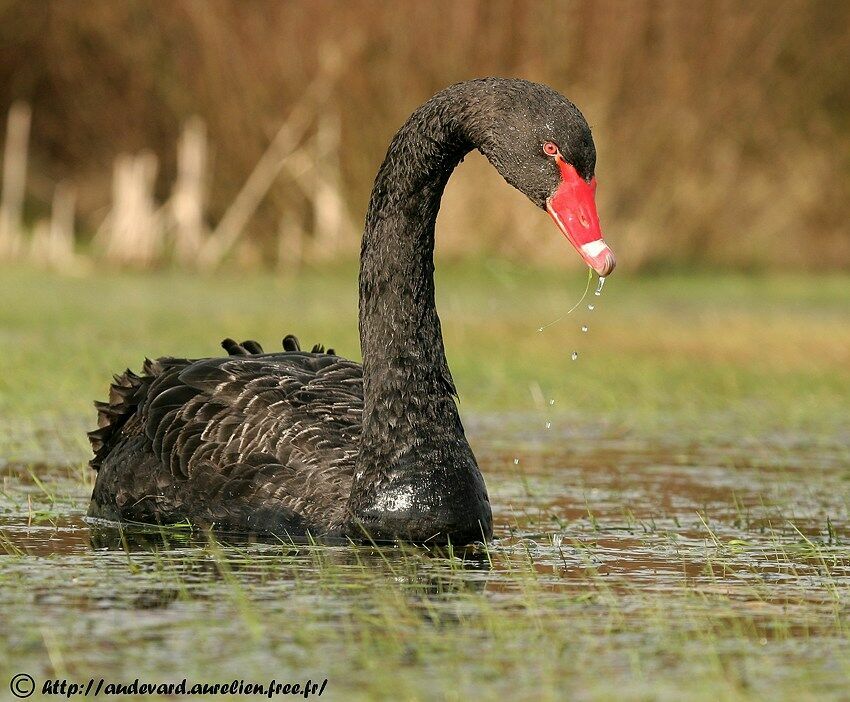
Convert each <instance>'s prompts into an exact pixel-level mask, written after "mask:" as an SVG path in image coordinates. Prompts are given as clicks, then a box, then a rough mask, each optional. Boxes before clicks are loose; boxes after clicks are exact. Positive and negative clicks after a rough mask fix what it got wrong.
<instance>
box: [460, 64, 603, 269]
mask: <svg viewBox="0 0 850 702" xmlns="http://www.w3.org/2000/svg"><path fill="white" fill-rule="evenodd" d="M478 87H479V91H476V92H478V93H479V94H478V95H477V96H476V97H477V100H476V103H477V109H476V117H475V118H474V120H473V128H472V130H471V136H472V140H473V143H475V144H476V146H477V147H478V150H479V151H481V153H483V154H484V155H485V156H486V157H487V159H488V160H489V161H490V163H492V164H493V166H494V167H495V168H496V170H497V171H499V173H500V174H501V175H502V177H503V178H504V179H505V180H506V181H507V182H508V183H510V184H511V185H512V186H514V187H515V188H517V189H518V190H520V191H521V192H522V193H524V194H525V195H526V196H527V197H528V198H529V199H530V200H531V201H532V202H533V203H534V204H536V205H537V206H538V207H541V208H542V209H544V210H546V211H547V212H548V213H549V215H550V216H551V217H552V220H553V221H554V222H555V224H556V226H557V227H558V229H559V230H560V231H561V233H562V234H563V235H564V236H565V237H566V238H567V240H568V241H569V242H570V243H571V244H572V245H573V246H574V247H575V249H576V250H577V251H578V253H579V255H580V256H581V257H582V258H583V259H584V261H585V262H586V263H587V264H588V265H589V266H590V267H591V268H593V270H595V271H596V273H597V274H599V275H600V276H606V275H609V274H610V273H611V272H612V271H613V270H614V266H615V265H616V261H615V258H614V253H613V252H612V251H611V249H610V248H609V247H608V245H607V244H606V243H605V240H604V239H603V238H602V229H601V227H600V225H599V214H598V213H597V210H596V147H595V145H594V143H593V137H592V135H591V133H590V126H589V125H588V124H587V120H585V118H584V116H583V115H582V114H581V112H580V111H579V110H578V108H577V107H576V106H575V105H574V104H573V103H571V102H570V101H569V100H567V99H566V98H565V97H564V96H562V95H560V94H559V93H557V92H556V91H554V90H552V89H551V88H549V87H547V86H545V85H540V84H538V83H531V82H529V81H524V80H512V79H483V80H482V81H480V83H479V86H478Z"/></svg>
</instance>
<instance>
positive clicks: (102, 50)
mask: <svg viewBox="0 0 850 702" xmlns="http://www.w3.org/2000/svg"><path fill="white" fill-rule="evenodd" d="M0 56H2V59H0V114H2V116H3V119H6V130H5V142H4V153H3V174H2V177H3V183H2V193H3V194H2V211H0V259H3V260H5V261H6V262H9V261H12V262H25V263H26V264H27V265H31V264H37V265H47V266H51V267H56V268H71V269H73V268H85V267H87V266H89V267H90V266H91V265H92V263H96V264H97V265H98V266H99V267H102V266H104V265H107V264H111V265H114V266H116V267H119V266H130V267H142V268H144V267H160V266H169V265H174V264H175V263H176V264H177V265H179V266H182V267H202V268H215V267H219V266H240V267H246V266H247V267H262V268H268V269H279V268H284V269H285V268H293V269H297V268H298V267H300V266H302V265H303V264H305V263H306V264H310V263H311V262H315V261H327V260H328V259H333V258H349V259H350V258H352V257H353V256H355V255H356V253H357V251H358V242H359V235H360V228H361V223H362V220H363V217H364V213H365V209H366V204H367V199H368V196H369V191H370V188H371V183H372V179H373V176H374V173H375V170H376V168H377V167H378V165H379V164H380V161H381V159H382V158H383V155H384V152H385V150H386V146H387V144H388V142H389V140H390V138H391V137H392V135H393V133H394V132H395V130H396V129H397V128H398V127H399V125H400V124H401V123H402V122H403V121H404V119H405V118H406V117H407V116H408V114H409V113H410V112H411V111H412V110H413V109H414V108H415V107H417V106H418V105H419V104H420V103H422V102H423V101H424V100H426V99H427V98H428V97H429V96H430V95H431V94H433V93H434V92H435V91H437V90H439V89H440V88H442V87H444V86H445V85H447V84H450V83H454V82H457V81H461V80H464V79H467V78H472V77H478V76H484V75H503V76H520V77H524V78H528V79H531V80H534V81H540V82H544V83H548V84H550V85H551V86H553V87H554V88H556V89H557V90H559V91H560V92H562V93H563V94H565V95H566V96H568V97H569V98H570V99H572V100H573V101H574V102H575V103H576V104H577V105H578V106H579V107H580V109H581V110H582V111H583V112H584V114H585V115H586V117H587V119H588V121H589V122H590V124H591V125H592V127H593V130H594V136H595V139H596V141H597V147H598V152H599V160H598V168H597V174H598V179H599V182H600V191H599V201H600V202H599V209H600V214H601V217H602V223H603V228H604V230H605V231H606V233H607V235H606V238H607V239H608V240H609V241H610V242H611V244H612V246H613V247H614V249H615V251H617V253H618V259H619V261H620V265H621V267H622V268H623V269H631V270H641V269H643V270H645V269H652V268H657V267H660V266H670V265H671V264H676V265H679V266H683V267H720V266H722V267H730V268H736V269H746V270H753V269H789V268H793V269H795V270H800V269H803V268H805V269H810V270H817V271H822V270H824V269H825V268H826V269H839V268H846V267H847V266H848V264H850V227H848V222H850V70H848V67H850V3H847V2H841V1H838V0H836V1H829V0H824V1H805V0H780V1H779V2H777V1H776V0H769V1H764V2H762V1H752V2H746V3H742V2H736V1H731V0H730V1H729V2H724V1H716V2H699V3H695V2H673V1H670V2H663V1H649V0H629V1H628V2H627V1H625V0H568V1H564V2H545V1H541V2H527V1H521V0H516V1H509V0H488V1H479V0H466V1H465V2H455V1H441V0H437V1H435V2H427V3H389V2H377V1H369V0H355V1H349V2H325V1H318V2H280V1H277V0H249V1H235V0H234V1H230V0H175V1H174V2H167V3H165V2H152V1H147V2H145V1H135V0H123V1H122V2H113V1H111V0H109V1H106V0H103V1H101V0H88V1H87V2H65V1H62V0H44V1H40V2H28V1H26V0H4V1H3V2H2V3H0ZM438 253H439V255H441V256H444V257H454V258H462V257H476V256H481V255H487V256H497V257H500V258H502V257H503V258H508V259H519V260H522V261H529V262H531V263H543V262H545V263H546V264H547V265H564V266H575V267H576V268H577V267H578V266H579V265H580V262H579V261H578V257H576V256H574V255H573V252H572V251H569V250H567V249H566V248H565V247H564V245H563V241H561V238H560V237H559V236H557V235H556V233H555V232H554V231H553V230H552V228H551V226H550V223H549V222H548V220H547V218H546V217H545V215H544V214H543V213H542V212H538V211H536V210H535V209H534V208H533V207H532V206H531V205H530V204H529V203H528V202H527V201H526V200H525V199H524V198H523V196H521V195H520V194H519V193H516V192H512V191H511V192H508V190H507V189H506V188H505V187H504V186H503V185H502V184H501V182H500V179H499V177H498V175H496V174H495V172H493V171H492V169H491V168H490V167H489V166H488V165H487V164H486V162H485V161H484V159H483V158H482V157H480V156H478V155H477V154H476V155H475V156H471V157H470V158H468V159H467V161H466V162H465V163H464V164H462V166H461V167H460V168H459V170H458V173H457V175H456V177H455V178H454V179H453V180H452V182H451V183H450V185H449V188H448V191H447V194H446V200H445V205H444V208H443V212H442V214H441V223H440V226H439V232H438Z"/></svg>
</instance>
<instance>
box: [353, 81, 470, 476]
mask: <svg viewBox="0 0 850 702" xmlns="http://www.w3.org/2000/svg"><path fill="white" fill-rule="evenodd" d="M468 109H469V101H464V100H462V99H458V96H456V95H453V94H452V91H450V90H449V91H444V92H443V93H440V94H438V95H437V96H435V97H434V98H432V99H431V100H430V101H429V102H427V103H425V104H424V105H423V106H422V107H420V108H419V109H418V110H417V111H416V112H414V113H413V115H411V117H410V119H409V120H408V121H407V122H406V123H405V124H404V126H403V127H402V128H401V129H400V130H399V132H398V133H397V134H396V136H395V138H394V139H393V141H392V143H391V144H390V147H389V150H388V152H387V156H386V158H385V160H384V163H383V164H382V166H381V168H380V170H379V171H378V175H377V177H376V179H375V185H374V188H373V190H372V198H371V201H370V203H369V210H368V213H367V216H366V229H365V232H364V235H363V244H362V250H361V257H360V344H361V350H362V353H363V383H364V386H363V391H364V417H363V436H362V447H361V454H367V453H368V454H370V455H369V456H368V458H367V457H366V456H364V455H362V456H361V457H362V458H367V460H368V462H374V461H379V462H382V461H383V460H384V459H386V458H390V457H392V456H393V455H398V453H399V452H403V451H404V450H405V449H406V448H408V447H409V446H411V445H412V444H415V443H416V441H417V440H418V438H419V436H420V435H421V434H423V433H425V432H427V433H429V434H433V433H434V432H435V431H441V432H446V431H448V432H449V433H453V434H454V435H455V436H456V435H457V433H458V432H459V433H460V435H461V436H462V434H463V429H462V427H461V425H460V420H459V419H458V417H457V409H456V407H455V404H454V399H453V398H452V395H453V394H454V392H455V390H454V384H453V382H452V378H451V374H450V372H449V368H448V364H447V363H446V357H445V352H444V348H443V338H442V332H441V329H440V320H439V318H438V316H437V311H436V308H435V305H434V263H433V251H434V225H435V222H436V219H437V213H438V211H439V209H440V199H441V198H442V195H443V190H444V188H445V186H446V183H447V181H448V179H449V176H450V175H451V173H452V171H453V170H454V168H455V166H457V164H458V163H459V162H460V160H461V159H462V158H463V156H464V155H465V154H466V153H467V152H468V151H469V150H470V149H471V148H473V143H472V142H471V141H470V139H469V138H468V137H467V131H468V130H467V129H465V127H464V125H465V124H466V123H468V115H467V114H465V112H466V111H467V110H468Z"/></svg>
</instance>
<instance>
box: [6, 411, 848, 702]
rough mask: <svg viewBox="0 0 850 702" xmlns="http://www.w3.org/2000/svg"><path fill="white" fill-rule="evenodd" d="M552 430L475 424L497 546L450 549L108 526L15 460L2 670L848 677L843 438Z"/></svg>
mask: <svg viewBox="0 0 850 702" xmlns="http://www.w3.org/2000/svg"><path fill="white" fill-rule="evenodd" d="M533 418H534V415H531V416H517V417H514V418H506V417H505V416H502V415H481V416H470V417H465V418H464V420H465V424H466V426H467V431H468V435H469V439H470V442H471V444H472V446H473V447H474V449H475V453H476V456H477V458H478V463H479V465H480V467H481V470H482V472H483V474H484V476H485V479H486V481H487V487H488V490H489V494H490V502H491V505H492V508H493V518H494V532H495V534H494V535H495V541H494V542H493V544H492V545H491V547H490V549H489V550H488V551H486V552H485V551H484V550H483V549H480V548H479V549H468V550H467V551H465V552H459V553H456V554H455V557H454V558H448V557H446V556H445V555H443V554H440V553H435V552H429V551H426V550H423V549H415V548H412V547H410V548H406V549H400V548H398V547H386V548H374V547H371V546H367V547H355V546H308V545H289V544H285V543H284V544H282V543H279V542H274V541H272V542H269V543H258V542H252V541H250V540H241V541H240V540H227V539H221V540H220V543H216V544H214V545H210V544H209V543H208V541H207V539H206V537H205V536H204V535H203V534H191V533H187V532H182V533H181V532H180V531H179V530H177V531H172V532H170V533H168V534H160V533H157V532H156V531H155V530H154V531H152V532H139V531H128V532H125V533H124V534H123V535H122V534H121V533H118V532H116V531H114V530H109V529H93V528H92V527H90V526H89V525H88V524H86V522H85V521H84V519H83V515H84V511H85V508H86V505H87V501H88V496H89V492H90V482H86V481H90V477H91V476H90V475H89V474H88V473H86V472H83V471H81V469H80V466H79V463H78V461H77V460H76V458H75V459H74V460H73V461H70V462H68V463H65V464H42V465H23V464H15V463H5V464H0V481H2V486H3V489H2V491H0V553H4V552H5V554H6V555H0V584H2V588H0V611H2V614H3V622H4V636H5V637H6V638H5V641H6V643H5V644H0V646H5V649H2V650H4V654H5V655H6V658H7V663H6V665H7V666H8V669H9V670H11V671H15V672H17V671H29V672H30V674H32V675H33V676H34V677H36V679H37V680H39V681H41V680H43V679H46V677H47V676H48V675H50V674H52V673H54V671H55V670H56V666H59V665H61V666H63V667H62V669H63V670H66V671H72V672H73V673H74V674H78V675H85V676H87V675H89V674H94V675H97V676H103V677H106V678H107V679H109V678H112V679H119V680H120V679H123V678H127V679H129V680H132V679H133V678H134V677H137V676H155V678H156V679H163V678H165V679H170V678H175V679H180V678H182V677H184V676H186V677H189V678H200V679H201V680H203V679H205V678H208V677H209V674H210V671H213V670H214V671H215V672H216V674H217V676H226V677H237V678H246V679H251V678H257V679H265V678H268V677H277V678H278V679H280V678H283V677H287V676H291V677H296V676H299V675H301V674H303V675H304V676H305V677H306V676H312V677H313V678H314V679H316V678H318V679H322V678H324V677H328V678H329V681H330V682H329V693H328V694H326V695H325V696H326V697H328V699H331V700H333V699H347V698H351V697H352V696H354V691H355V690H358V689H360V688H361V687H362V686H363V685H370V686H372V687H370V688H369V689H372V691H373V693H374V694H372V695H371V697H374V698H386V697H387V696H390V697H392V696H393V695H392V694H390V691H391V690H393V689H396V688H393V687H391V686H392V685H395V684H398V682H397V674H396V673H394V674H393V675H389V674H387V675H386V676H382V674H381V672H380V670H381V665H380V664H378V663H375V662H377V661H384V662H387V661H388V662H391V663H393V667H392V670H394V671H397V670H398V668H397V667H395V663H397V662H400V661H406V662H405V663H404V667H403V670H404V671H405V673H404V675H405V679H411V680H412V681H413V683H412V684H414V685H415V686H416V688H417V689H419V690H420V691H421V694H422V695H426V696H427V697H428V698H432V697H446V696H447V693H448V690H443V688H442V687H438V688H434V687H432V686H434V685H438V686H439V685H442V684H443V683H440V682H435V681H441V680H450V681H451V685H452V687H451V690H452V691H454V692H455V693H458V694H459V695H460V694H462V695H466V694H471V693H472V692H473V691H474V690H475V689H479V690H480V687H481V686H484V687H485V688H486V689H487V690H488V691H490V690H492V691H494V692H498V693H499V694H503V695H504V698H505V699H510V698H511V695H510V694H509V693H510V690H509V689H508V687H511V686H512V687H511V689H514V691H516V689H519V688H521V689H523V690H526V689H531V690H536V689H537V688H536V687H535V686H536V685H541V684H543V683H542V682H541V680H547V679H549V678H548V676H544V677H542V678H541V677H540V676H539V675H534V674H532V673H533V672H529V673H528V674H527V675H526V673H524V672H523V671H522V670H521V667H518V668H517V669H516V673H515V674H514V675H512V676H511V679H510V683H511V686H508V687H500V685H501V684H502V683H501V682H499V681H501V680H503V677H504V676H500V675H498V674H497V673H498V671H500V670H501V671H504V666H505V665H506V661H517V660H521V659H522V656H523V655H525V656H528V655H532V656H533V658H534V660H539V658H538V656H542V657H544V658H545V656H546V655H547V653H546V651H549V655H551V656H552V658H551V660H550V663H549V665H557V666H558V667H557V672H558V674H557V675H555V674H554V673H553V674H552V677H551V681H559V684H564V683H563V681H564V680H570V681H573V683H574V684H579V683H581V684H582V685H590V686H594V685H600V684H605V682H606V681H608V682H611V681H612V680H613V681H614V682H611V684H612V685H615V686H616V684H626V681H628V680H631V679H632V678H631V677H629V676H631V675H632V672H631V671H633V670H634V668H633V666H635V665H637V666H639V667H640V671H641V679H645V680H661V679H668V678H669V677H670V676H672V675H681V676H682V677H681V680H682V681H686V680H687V679H688V676H689V675H690V674H692V672H693V670H695V669H696V668H695V667H694V666H697V667H698V666H699V665H700V661H705V659H706V656H708V655H711V656H721V659H722V660H726V659H727V657H728V660H731V661H734V662H735V665H738V664H740V665H746V667H747V669H752V670H758V671H759V675H758V676H754V677H753V678H752V681H753V682H751V684H752V685H754V686H755V688H754V690H755V691H754V692H753V694H756V693H758V695H757V696H758V697H761V698H776V696H777V695H775V694H771V693H772V692H775V690H772V689H771V688H770V685H781V684H784V683H783V682H782V681H784V680H787V671H788V670H795V671H799V670H800V669H801V666H802V669H808V668H807V666H809V667H811V666H814V668H812V670H813V671H815V672H813V673H812V675H814V676H816V677H815V678H814V679H815V680H816V681H817V685H826V684H827V683H830V682H833V683H834V684H835V685H836V686H838V685H842V684H843V683H844V682H845V678H844V671H845V667H843V666H842V665H841V664H840V663H839V662H840V661H846V660H847V656H848V655H850V647H848V641H847V637H846V631H847V627H846V622H845V618H846V611H847V604H848V602H850V548H848V546H847V545H846V544H847V543H848V541H850V520H848V514H847V499H848V489H847V480H846V478H847V462H846V458H847V454H846V447H845V444H844V443H843V438H842V437H837V438H836V439H835V440H831V439H819V440H817V441H813V440H810V439H809V438H807V437H805V436H798V435H794V434H792V433H787V434H779V433H774V434H771V435H766V436H760V437H757V438H742V437H739V436H730V437H728V438H727V439H722V438H720V439H715V440H712V441H707V440H706V441H699V442H692V441H690V440H681V439H680V438H678V437H681V436H688V434H683V433H681V432H677V431H670V433H669V434H664V433H659V434H655V435H652V436H647V435H643V434H641V433H636V432H634V431H624V430H622V429H621V428H618V427H616V426H606V425H601V424H587V423H582V422H581V420H580V419H578V418H577V417H572V418H570V419H569V421H559V422H557V424H556V428H553V424H554V423H553V422H551V421H547V422H546V430H544V429H543V428H542V426H541V425H540V424H537V425H533ZM534 426H536V427H537V428H534ZM529 427H532V428H531V429H529ZM519 446H521V447H522V451H523V459H522V470H517V469H516V466H518V465H519V464H520V459H519V458H518V457H517V447H519ZM827 518H829V523H828V522H827ZM567 622H568V623H569V626H566V623H567ZM482 631H486V632H487V635H486V637H483V636H482V633H481V632H482ZM494 637H495V638H494ZM398 642H402V644H403V645H402V644H399V643H398ZM562 647H563V650H564V653H563V655H562V654H559V653H557V651H559V650H561V648H562ZM753 647H757V648H758V653H757V654H756V653H754V652H753ZM582 651H584V652H586V655H585V654H583V653H581V652H582ZM824 651H829V655H828V656H825V655H824ZM691 653H692V655H691ZM576 656H579V659H578V660H576ZM753 656H755V658H753ZM365 661H373V665H375V666H376V667H374V668H373V669H370V670H369V671H367V672H364V671H363V670H362V669H361V668H362V666H363V665H364V664H365V663H364V662H365ZM573 665H574V666H575V667H571V666H573ZM773 665H775V666H776V671H777V672H776V674H775V675H774V674H773V668H772V667H771V666H773ZM446 666H449V668H448V669H447V668H446ZM453 666H463V668H462V670H466V671H467V675H466V676H464V675H462V674H461V673H460V670H461V669H458V668H457V667H453ZM437 670H439V671H445V670H449V671H450V672H451V675H450V676H449V678H446V676H445V675H438V676H435V674H434V671H437ZM69 675H70V673H69ZM382 680H385V682H384V683H382V682H381V681H382ZM576 681H578V682H576ZM771 681H773V682H771ZM723 682H724V684H728V681H727V679H726V678H724V679H723ZM381 684H386V685H387V686H390V687H388V688H386V689H384V688H381V687H375V686H380V685H381ZM445 684H447V685H448V683H445ZM681 684H685V683H684V682H682V683H681ZM506 685H507V683H506ZM836 689H838V688H836ZM437 691H439V692H440V694H436V692H437ZM817 691H822V688H817V690H814V689H813V690H812V694H815V692H817ZM444 692H445V693H446V694H443V693H444ZM610 692H611V694H599V695H595V697H603V698H609V697H612V696H616V695H614V694H613V691H610ZM431 693H434V694H433V695H432V694H431ZM486 696H487V697H491V695H490V694H487V695H486ZM541 696H544V697H545V695H541ZM549 696H550V697H552V698H555V697H556V695H555V694H554V693H553V694H552V695H549ZM414 697H415V696H414ZM530 697H535V698H536V697H538V695H530ZM672 698H675V695H674V696H673V697H671V699H672Z"/></svg>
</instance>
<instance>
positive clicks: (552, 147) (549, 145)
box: [543, 141, 560, 156]
mask: <svg viewBox="0 0 850 702" xmlns="http://www.w3.org/2000/svg"><path fill="white" fill-rule="evenodd" d="M543 153H545V154H548V155H549V156H555V155H556V154H558V153H560V151H559V150H558V145H557V144H555V143H554V142H551V141H547V142H546V143H545V144H543Z"/></svg>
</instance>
